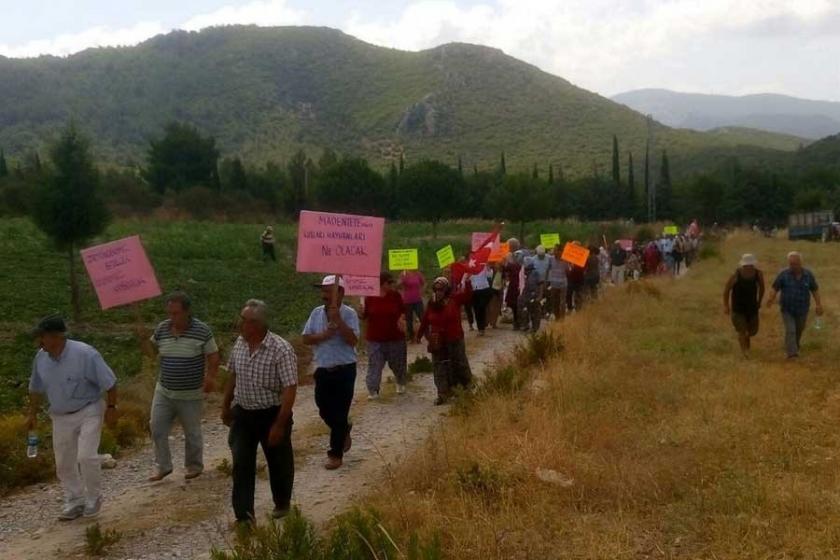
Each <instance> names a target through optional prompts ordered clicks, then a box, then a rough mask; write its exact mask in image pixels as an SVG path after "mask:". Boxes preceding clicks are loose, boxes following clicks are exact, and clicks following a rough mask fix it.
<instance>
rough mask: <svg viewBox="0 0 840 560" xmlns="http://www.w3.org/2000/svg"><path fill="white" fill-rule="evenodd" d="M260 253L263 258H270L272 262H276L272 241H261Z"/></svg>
mask: <svg viewBox="0 0 840 560" xmlns="http://www.w3.org/2000/svg"><path fill="white" fill-rule="evenodd" d="M262 255H263V260H267V259H271V260H273V261H274V262H277V257H276V256H275V255H274V243H263V244H262Z"/></svg>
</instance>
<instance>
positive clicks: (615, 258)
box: [610, 241, 627, 286]
mask: <svg viewBox="0 0 840 560" xmlns="http://www.w3.org/2000/svg"><path fill="white" fill-rule="evenodd" d="M626 264H627V251H625V250H624V247H622V246H621V242H620V241H616V242H615V243H613V248H612V250H611V251H610V280H611V281H612V283H613V285H614V286H620V285H621V284H624V275H625V270H626V268H625V265H626Z"/></svg>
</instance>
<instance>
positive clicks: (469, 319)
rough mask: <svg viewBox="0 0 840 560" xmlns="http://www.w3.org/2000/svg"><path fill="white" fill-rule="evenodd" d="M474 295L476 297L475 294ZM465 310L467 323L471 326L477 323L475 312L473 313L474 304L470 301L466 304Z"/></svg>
mask: <svg viewBox="0 0 840 560" xmlns="http://www.w3.org/2000/svg"><path fill="white" fill-rule="evenodd" d="M473 297H475V294H473ZM464 312H465V313H466V314H467V324H468V325H469V326H470V327H472V326H473V325H475V314H474V313H473V304H472V303H468V304H466V305H464Z"/></svg>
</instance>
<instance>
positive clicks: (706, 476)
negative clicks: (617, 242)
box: [369, 234, 840, 560]
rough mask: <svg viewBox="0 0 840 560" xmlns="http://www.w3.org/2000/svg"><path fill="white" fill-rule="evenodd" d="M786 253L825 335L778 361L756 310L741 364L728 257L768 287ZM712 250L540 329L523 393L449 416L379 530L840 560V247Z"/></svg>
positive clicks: (592, 548) (485, 549) (486, 541)
mask: <svg viewBox="0 0 840 560" xmlns="http://www.w3.org/2000/svg"><path fill="white" fill-rule="evenodd" d="M794 248H796V249H799V250H801V251H802V252H803V254H804V257H805V266H806V267H808V268H811V269H812V270H813V271H814V273H815V274H816V277H817V279H818V281H820V282H821V287H822V295H823V298H824V302H823V303H824V306H825V308H826V315H825V316H824V317H823V321H822V323H823V324H822V328H821V329H819V330H817V329H815V328H813V325H811V326H809V329H808V330H807V331H806V333H805V337H804V343H803V351H802V357H801V359H800V360H798V361H795V362H790V361H787V360H786V359H785V358H784V353H783V348H782V336H783V333H782V328H781V319H780V317H779V311H778V309H775V308H774V309H772V310H771V309H764V310H762V314H761V321H762V324H761V332H760V333H759V336H758V337H757V339H755V340H754V343H753V353H752V357H751V358H750V359H745V358H743V357H742V356H741V354H740V352H739V351H738V343H737V340H736V338H735V336H734V331H733V329H732V327H731V325H730V323H729V319H728V317H726V316H725V315H724V314H723V310H722V304H721V293H722V289H723V285H724V283H725V281H726V279H727V277H728V275H729V274H730V273H731V272H732V271H733V270H734V268H735V266H736V264H737V261H738V258H739V256H740V254H741V253H744V252H753V253H756V254H757V255H758V257H759V260H760V268H762V269H763V270H764V271H765V273H766V276H767V281H768V283H770V282H772V279H773V278H774V277H775V274H776V273H777V272H778V270H780V269H781V268H782V267H783V266H784V264H785V255H786V253H787V252H788V251H789V250H792V249H794ZM719 253H720V256H719V258H715V257H712V258H710V259H707V260H705V261H703V262H702V263H699V264H698V265H696V266H695V267H694V269H693V270H692V271H690V273H689V274H688V275H686V276H685V277H683V278H681V279H679V280H673V279H670V278H667V279H656V280H651V281H645V282H642V283H640V284H633V285H625V286H623V287H620V288H614V289H610V290H608V291H607V293H606V294H605V295H604V297H603V298H602V299H601V300H600V301H599V302H598V304H597V305H595V306H591V307H590V308H589V309H588V310H587V311H586V312H585V313H581V314H578V315H575V316H572V317H570V318H567V319H566V321H565V322H564V323H563V324H560V325H556V326H555V327H553V329H552V334H556V336H557V337H559V339H560V340H561V341H562V345H563V349H562V350H561V351H560V352H558V353H557V354H556V355H555V356H554V357H552V358H551V359H550V360H548V361H547V363H545V364H543V365H542V366H537V369H536V370H532V371H530V372H527V371H525V370H522V371H520V372H519V373H518V375H520V376H521V378H522V379H527V380H528V382H527V383H524V384H518V383H510V382H508V383H498V382H497V383H495V384H493V386H492V387H486V388H485V390H483V391H480V392H479V396H478V397H476V398H473V399H470V400H469V401H468V402H463V403H462V405H461V406H457V407H455V409H454V411H453V417H452V418H450V419H449V420H448V422H447V423H445V424H444V425H443V426H442V427H441V429H440V430H439V431H438V432H437V433H435V434H434V436H433V438H432V439H431V441H430V442H429V444H428V445H427V447H426V448H425V450H424V451H423V452H422V453H419V454H417V455H416V456H414V457H411V458H409V460H408V461H406V462H405V463H404V464H403V465H402V466H400V467H399V468H397V469H396V470H395V471H394V474H393V477H392V479H391V480H387V481H382V482H381V485H380V491H379V493H377V494H375V495H373V496H372V497H370V498H369V503H370V505H372V506H374V507H375V508H376V509H377V510H378V511H379V512H380V513H381V515H382V522H383V525H384V526H386V527H389V528H393V529H394V530H397V531H406V532H413V531H418V532H419V533H420V535H422V536H425V537H431V536H432V535H438V536H439V537H440V539H441V543H442V549H443V550H444V551H445V552H444V556H445V557H447V558H452V559H457V560H461V559H479V558H482V559H483V558H504V559H520V558H521V559H546V558H837V557H840V476H838V473H840V344H838V343H837V334H838V333H839V332H840V330H838V329H840V323H838V319H840V313H838V306H840V297H838V295H837V291H838V287H839V286H840V283H838V281H837V278H838V275H840V260H838V254H840V246H838V245H823V244H812V243H799V244H796V243H790V242H788V241H786V240H782V239H763V238H759V237H755V236H753V235H751V234H736V235H734V236H731V237H730V238H729V239H728V240H727V241H726V242H725V243H723V244H722V245H721V246H720V247H719ZM812 322H813V321H812ZM520 361H521V360H520ZM515 367H519V366H515ZM499 375H501V374H499ZM507 375H510V370H509V368H508V371H507ZM497 377H498V376H497Z"/></svg>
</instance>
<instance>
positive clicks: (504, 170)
mask: <svg viewBox="0 0 840 560" xmlns="http://www.w3.org/2000/svg"><path fill="white" fill-rule="evenodd" d="M499 173H501V174H502V175H505V174H506V173H507V164H506V163H505V153H504V152H502V159H501V161H500V162H499Z"/></svg>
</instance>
